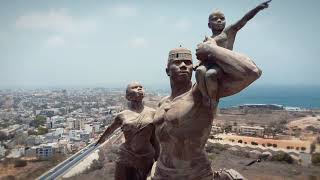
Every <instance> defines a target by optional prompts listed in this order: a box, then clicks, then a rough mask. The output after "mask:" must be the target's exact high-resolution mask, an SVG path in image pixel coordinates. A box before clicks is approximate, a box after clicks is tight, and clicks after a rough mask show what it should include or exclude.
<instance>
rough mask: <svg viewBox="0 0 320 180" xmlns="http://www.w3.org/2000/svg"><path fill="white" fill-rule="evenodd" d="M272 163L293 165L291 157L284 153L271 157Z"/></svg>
mask: <svg viewBox="0 0 320 180" xmlns="http://www.w3.org/2000/svg"><path fill="white" fill-rule="evenodd" d="M271 160H273V161H284V162H287V163H289V164H292V163H293V159H292V157H291V156H290V155H289V154H288V153H284V152H280V153H277V154H275V155H274V156H272V159H271Z"/></svg>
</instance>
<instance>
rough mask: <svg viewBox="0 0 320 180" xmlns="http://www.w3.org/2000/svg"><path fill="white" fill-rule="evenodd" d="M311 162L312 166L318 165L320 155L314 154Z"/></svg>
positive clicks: (319, 163)
mask: <svg viewBox="0 0 320 180" xmlns="http://www.w3.org/2000/svg"><path fill="white" fill-rule="evenodd" d="M311 162H312V164H314V165H320V153H314V154H312V157H311Z"/></svg>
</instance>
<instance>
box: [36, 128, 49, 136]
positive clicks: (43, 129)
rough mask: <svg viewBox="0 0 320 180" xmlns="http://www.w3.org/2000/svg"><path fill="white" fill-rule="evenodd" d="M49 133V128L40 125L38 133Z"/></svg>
mask: <svg viewBox="0 0 320 180" xmlns="http://www.w3.org/2000/svg"><path fill="white" fill-rule="evenodd" d="M47 133H48V129H47V128H44V127H38V133H37V135H43V134H47Z"/></svg>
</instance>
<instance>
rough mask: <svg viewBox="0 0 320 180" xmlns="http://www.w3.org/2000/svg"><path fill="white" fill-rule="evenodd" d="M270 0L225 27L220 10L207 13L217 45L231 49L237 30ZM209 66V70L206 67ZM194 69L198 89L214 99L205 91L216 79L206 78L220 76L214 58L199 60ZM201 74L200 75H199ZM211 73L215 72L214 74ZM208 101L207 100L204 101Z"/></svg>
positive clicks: (212, 86)
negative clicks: (198, 85)
mask: <svg viewBox="0 0 320 180" xmlns="http://www.w3.org/2000/svg"><path fill="white" fill-rule="evenodd" d="M270 2H271V0H268V1H265V2H263V3H261V4H259V5H258V6H257V7H255V8H254V9H252V10H250V11H249V12H248V13H247V14H246V15H244V16H243V17H242V18H241V19H240V20H239V21H237V22H236V23H234V24H232V25H229V26H227V27H226V28H225V26H226V20H225V16H224V14H223V12H221V11H214V12H213V13H212V14H210V15H209V19H208V27H209V28H210V29H211V31H212V36H211V38H213V39H214V40H215V41H216V43H217V45H218V46H220V47H224V48H227V49H229V50H233V45H234V41H235V38H236V35H237V33H238V31H239V30H240V29H241V28H242V27H244V25H245V24H246V23H247V22H248V21H249V20H250V19H252V18H253V17H254V16H255V15H256V14H257V13H258V12H259V11H261V10H263V9H265V8H268V7H269V3H270ZM208 39H209V38H205V40H204V41H207V40H208ZM207 58H209V59H210V58H211V59H212V58H214V57H210V56H209V57H207ZM207 67H208V68H210V70H208V69H207ZM194 69H196V71H197V75H196V78H197V81H198V84H200V85H201V86H200V91H201V92H202V93H203V94H208V96H209V97H210V98H211V99H216V101H217V97H216V96H215V94H216V93H215V92H206V88H204V87H206V86H208V87H209V88H210V89H214V88H216V87H217V86H218V85H217V82H218V80H215V81H212V80H208V78H212V77H220V74H221V73H222V72H221V69H220V68H219V67H218V66H217V65H216V64H215V63H214V60H208V61H201V62H200V63H199V64H198V65H196V66H195V68H194ZM200 74H201V75H200ZM212 74H216V75H215V76H214V75H212ZM205 103H209V102H205Z"/></svg>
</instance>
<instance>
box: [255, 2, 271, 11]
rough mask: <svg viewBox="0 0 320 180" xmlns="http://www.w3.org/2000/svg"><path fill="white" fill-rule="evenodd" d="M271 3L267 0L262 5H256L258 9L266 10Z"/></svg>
mask: <svg viewBox="0 0 320 180" xmlns="http://www.w3.org/2000/svg"><path fill="white" fill-rule="evenodd" d="M270 2H271V0H268V1H265V2H263V3H261V4H259V5H258V8H259V9H261V10H262V9H265V8H268V7H269V3H270Z"/></svg>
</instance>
